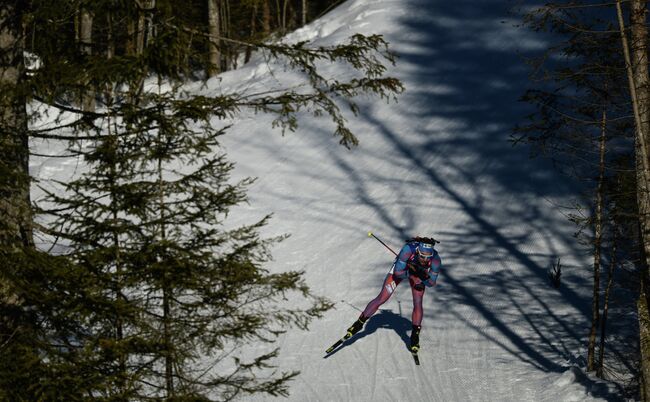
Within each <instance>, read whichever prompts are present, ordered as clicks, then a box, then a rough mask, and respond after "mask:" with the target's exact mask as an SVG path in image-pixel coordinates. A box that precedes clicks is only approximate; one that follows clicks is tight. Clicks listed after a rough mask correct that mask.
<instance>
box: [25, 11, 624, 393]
mask: <svg viewBox="0 0 650 402" xmlns="http://www.w3.org/2000/svg"><path fill="white" fill-rule="evenodd" d="M507 5H508V2H503V1H498V0H485V1H482V2H470V1H468V0H457V1H454V2H446V1H436V0H400V1H391V0H349V1H347V2H346V3H343V4H342V5H341V6H339V7H338V8H336V9H335V10H333V11H332V12H330V13H329V14H327V15H326V16H325V17H323V18H321V19H320V20H317V21H315V22H313V23H312V24H310V25H308V26H306V27H304V28H302V29H299V30H298V31H296V32H294V33H293V34H291V35H289V36H288V37H287V38H285V39H284V40H286V41H301V40H310V41H313V43H314V44H315V45H319V46H320V45H327V44H333V43H336V42H339V41H342V40H345V39H346V38H348V37H349V36H350V35H352V34H354V33H356V32H360V33H363V34H373V33H377V34H382V35H384V36H385V38H386V39H387V40H388V41H389V42H390V44H391V48H392V50H394V51H396V52H397V53H398V54H399V56H400V59H399V60H398V63H397V65H396V66H395V67H391V68H390V70H389V73H390V74H391V75H394V76H396V77H398V78H400V79H401V80H402V81H403V82H404V84H405V86H406V92H405V93H404V94H403V95H402V96H400V98H399V103H397V104H395V103H390V104H386V102H385V101H382V100H379V99H373V98H362V99H360V100H359V104H360V106H361V113H360V115H359V116H358V117H354V116H351V115H349V116H348V117H349V123H350V127H351V128H352V129H353V131H354V132H355V133H356V134H357V135H358V137H359V139H360V141H361V143H360V145H359V147H357V148H356V149H354V150H352V151H348V150H346V149H345V148H343V147H342V146H340V145H338V139H337V138H334V137H333V136H332V135H331V132H332V125H331V123H329V122H328V121H327V119H326V118H314V117H311V116H309V115H304V118H303V119H301V122H300V128H299V130H298V131H297V132H295V133H287V134H285V135H284V136H283V135H281V134H280V132H279V130H271V129H270V121H271V119H270V118H269V117H264V116H254V115H244V116H242V117H241V119H238V120H237V121H236V122H235V123H236V124H235V125H234V127H233V128H232V130H231V131H230V132H229V134H228V135H226V136H225V137H224V146H225V148H226V149H227V151H228V154H229V157H230V159H231V160H233V161H235V162H236V163H237V168H236V170H235V175H236V176H237V177H244V176H256V177H258V178H259V179H258V181H257V182H256V183H255V184H254V185H253V186H252V187H251V188H250V191H249V196H250V204H249V205H242V206H240V207H238V208H237V209H236V210H235V211H234V212H233V214H232V216H231V217H230V218H229V222H230V223H231V224H233V225H235V224H237V223H241V222H249V223H250V222H252V221H254V220H255V219H256V218H260V217H262V216H264V215H266V214H268V213H273V214H274V217H273V219H272V220H271V223H270V225H269V226H268V227H266V228H265V229H264V235H268V236H271V235H278V234H284V233H289V234H291V237H289V238H288V239H287V240H286V241H284V242H282V243H280V244H279V245H278V246H277V247H276V248H275V249H274V253H273V254H274V257H275V260H274V261H273V262H272V263H270V265H269V268H270V269H271V270H288V269H298V270H301V269H304V270H305V271H306V280H307V282H308V284H309V285H310V286H311V287H312V289H313V290H314V291H315V293H317V294H319V295H322V296H325V297H327V298H329V299H330V300H332V301H334V302H336V308H335V309H333V310H331V311H330V312H328V313H327V314H326V316H325V317H324V318H323V319H321V320H317V321H315V322H314V323H313V324H312V325H311V327H310V330H309V331H306V332H303V331H298V330H290V331H289V332H288V333H287V334H286V335H284V336H282V337H281V338H280V341H279V346H281V348H282V352H281V355H280V357H279V359H278V360H277V361H276V363H277V364H278V365H279V367H280V369H281V370H283V371H291V370H300V371H301V372H302V374H301V375H300V376H299V377H298V378H297V379H296V380H295V381H293V383H292V385H291V396H290V397H289V398H288V400H289V401H301V402H302V401H321V402H325V401H350V402H353V401H354V402H358V401H412V402H419V401H592V400H616V399H620V397H618V396H617V390H616V388H615V387H614V386H613V385H611V384H609V383H605V382H602V381H599V380H597V379H594V378H593V377H591V376H587V375H585V374H584V370H583V368H584V358H583V357H584V356H585V355H586V351H585V345H586V336H587V333H588V328H589V308H590V307H589V293H590V282H589V280H590V279H589V278H590V276H589V275H590V271H589V253H588V250H585V249H583V248H581V247H580V246H578V245H577V244H576V241H575V239H574V238H573V237H572V234H573V231H574V227H573V226H572V224H570V223H569V222H567V219H566V218H565V216H564V215H562V213H561V210H560V209H559V208H558V205H567V204H570V203H571V200H572V199H574V198H575V197H577V193H576V190H575V188H574V187H572V185H571V184H570V183H567V182H566V181H564V179H562V178H561V177H560V176H559V175H558V174H557V173H556V172H555V171H554V170H553V168H552V167H551V166H549V165H548V164H545V163H544V162H542V161H540V160H530V159H529V158H528V150H527V149H526V148H525V147H515V148H513V147H512V146H511V145H510V143H509V142H508V141H507V140H508V137H509V134H510V129H511V127H513V126H514V124H515V123H516V122H517V121H519V120H520V119H521V118H522V116H523V114H524V111H525V109H524V108H523V106H522V105H521V104H519V103H518V102H517V98H518V97H519V96H520V95H521V94H522V93H523V90H524V89H525V85H526V81H525V80H526V72H527V71H526V67H525V66H524V64H523V62H522V60H521V59H520V56H519V53H520V52H524V53H525V52H526V51H528V50H536V49H539V48H540V47H541V46H543V43H541V42H540V40H539V39H538V38H537V37H535V36H534V35H533V34H532V33H529V32H527V31H525V30H523V29H520V28H515V27H514V26H513V24H514V22H515V21H516V20H513V19H512V16H511V15H509V14H508V9H507ZM324 68H325V71H326V72H327V74H329V75H330V76H332V77H341V76H345V75H346V74H349V71H348V69H347V68H344V67H341V66H336V65H333V64H332V65H326V66H324ZM300 77H301V76H300V74H298V73H291V72H290V71H285V70H284V69H283V68H282V67H281V66H279V65H278V64H277V63H272V62H271V63H269V62H267V61H266V60H264V58H263V57H261V56H259V55H258V56H257V57H255V58H254V59H253V60H252V61H251V62H250V63H249V64H247V65H246V66H243V67H242V68H241V69H239V70H236V71H231V72H228V73H225V74H223V76H222V77H220V78H219V79H213V80H210V81H209V82H208V84H207V85H206V86H204V87H200V86H196V88H195V89H194V90H196V91H201V92H202V93H206V94H210V93H213V94H216V93H219V92H220V91H222V90H238V91H248V92H256V91H260V90H269V89H271V88H278V87H282V86H299V85H300V82H301V81H300ZM219 124H221V123H219ZM43 146H44V147H46V146H47V145H43ZM75 166H76V165H74V164H71V165H65V164H64V163H63V162H61V160H59V159H48V158H37V159H35V160H34V162H33V165H32V171H33V172H36V173H37V174H39V175H40V176H41V177H42V178H43V179H49V178H51V177H53V176H57V177H62V175H64V173H67V174H71V173H72V169H74V168H75ZM61 170H63V173H62V172H61ZM35 191H36V190H35ZM368 231H372V232H374V233H375V234H377V236H379V237H380V238H382V239H383V240H384V241H386V242H387V243H388V244H389V245H390V246H391V247H393V248H398V247H400V245H401V242H402V241H403V240H404V239H405V238H407V237H408V236H411V235H416V234H420V235H433V236H435V237H436V238H438V239H439V240H440V241H441V244H440V245H438V247H437V249H438V251H439V253H440V255H441V257H442V260H443V270H442V274H441V275H440V278H439V286H438V287H437V288H435V289H429V290H427V292H426V294H425V302H424V303H425V316H424V321H423V329H422V334H421V346H422V350H421V352H420V360H421V362H422V364H421V366H415V365H414V362H413V359H412V357H411V355H410V353H409V352H408V351H407V349H406V347H407V343H408V337H409V334H410V328H411V324H410V318H411V317H410V316H411V295H410V291H409V289H408V287H407V286H406V285H405V284H402V285H401V286H399V287H398V288H397V291H396V293H395V295H394V296H393V298H392V299H391V300H390V301H389V302H387V303H386V304H385V305H384V306H382V308H381V309H380V311H379V312H378V313H377V314H376V315H375V316H374V317H373V318H372V319H370V320H369V322H368V323H367V324H366V327H365V329H364V331H363V332H361V333H359V335H357V337H356V338H354V339H353V340H352V341H350V342H348V343H347V344H346V345H345V346H344V347H343V348H341V349H339V350H338V351H336V352H334V353H333V354H332V355H330V356H329V357H325V354H324V351H325V349H326V348H327V347H328V346H330V345H331V344H332V343H333V342H334V341H336V340H337V339H338V338H340V337H341V336H342V335H343V334H344V333H345V329H346V328H347V327H348V326H349V325H350V324H352V322H353V321H354V320H355V319H356V318H357V317H358V315H359V313H360V310H363V308H364V307H365V305H366V303H367V302H369V301H370V300H371V299H372V298H374V297H375V296H376V294H377V293H378V292H379V290H380V287H381V283H382V280H383V278H384V276H385V275H386V272H387V271H388V269H389V268H390V266H391V263H392V255H391V254H390V252H388V251H387V250H386V249H385V248H384V247H383V246H381V245H380V244H379V243H378V242H376V241H375V240H373V239H371V238H369V237H368V236H367V233H368ZM557 257H561V258H562V264H563V272H564V276H563V284H562V287H561V288H560V289H559V290H556V289H553V288H552V287H551V286H550V285H549V283H548V279H547V276H546V275H547V273H546V271H547V269H548V267H549V266H550V264H551V263H552V262H554V261H555V260H556V259H557ZM264 347H266V346H264ZM274 399H275V398H271V397H268V396H262V395H257V396H246V397H244V398H242V400H247V401H248V400H251V401H260V400H274ZM277 399H278V400H285V399H284V398H277Z"/></svg>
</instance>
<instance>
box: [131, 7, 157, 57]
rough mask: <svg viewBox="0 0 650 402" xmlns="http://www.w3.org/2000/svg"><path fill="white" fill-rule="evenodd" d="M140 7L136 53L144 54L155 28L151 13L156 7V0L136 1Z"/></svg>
mask: <svg viewBox="0 0 650 402" xmlns="http://www.w3.org/2000/svg"><path fill="white" fill-rule="evenodd" d="M136 3H137V6H138V9H139V11H138V29H137V31H136V39H135V51H136V54H142V53H143V52H144V49H145V47H146V46H147V41H148V40H149V39H150V36H151V35H152V30H153V27H152V26H151V25H152V21H151V12H152V11H153V9H154V8H155V7H156V0H136Z"/></svg>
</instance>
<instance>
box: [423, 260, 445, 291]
mask: <svg viewBox="0 0 650 402" xmlns="http://www.w3.org/2000/svg"><path fill="white" fill-rule="evenodd" d="M441 266H442V260H441V259H440V256H439V255H438V254H437V253H436V254H435V255H434V256H433V261H431V267H430V268H429V277H428V278H427V280H425V281H422V283H424V285H425V286H426V287H429V288H430V287H433V286H436V281H437V280H438V274H439V273H440V267H441Z"/></svg>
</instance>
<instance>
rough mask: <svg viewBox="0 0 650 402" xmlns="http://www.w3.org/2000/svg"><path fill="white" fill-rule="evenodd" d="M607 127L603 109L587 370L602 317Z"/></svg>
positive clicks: (590, 367) (592, 367)
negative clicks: (601, 292)
mask: <svg viewBox="0 0 650 402" xmlns="http://www.w3.org/2000/svg"><path fill="white" fill-rule="evenodd" d="M606 127H607V112H606V111H605V110H603V117H602V121H601V127H600V128H601V134H600V147H599V148H600V163H599V166H598V188H597V190H596V222H595V225H594V234H595V238H594V283H593V295H592V299H591V329H590V331H589V345H588V347H587V370H588V371H593V370H595V365H594V357H595V350H596V336H597V333H598V327H599V319H600V260H601V244H602V240H603V198H604V197H603V190H604V188H603V181H604V180H605V140H606Z"/></svg>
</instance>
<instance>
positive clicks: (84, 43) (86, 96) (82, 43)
mask: <svg viewBox="0 0 650 402" xmlns="http://www.w3.org/2000/svg"><path fill="white" fill-rule="evenodd" d="M79 50H80V51H81V54H82V55H84V56H87V57H89V56H91V55H92V54H93V14H92V13H91V12H90V11H89V10H88V9H87V8H82V9H81V12H80V18H79ZM81 110H83V111H84V112H94V111H95V91H94V89H93V88H91V87H90V83H89V82H88V80H86V81H85V82H84V89H83V90H82V93H81Z"/></svg>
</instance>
